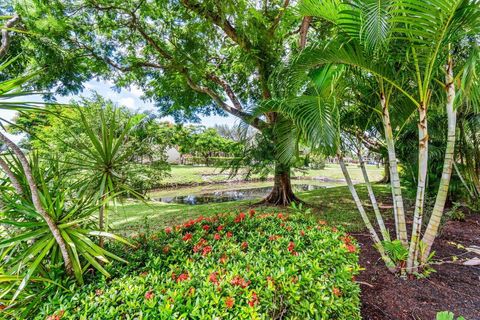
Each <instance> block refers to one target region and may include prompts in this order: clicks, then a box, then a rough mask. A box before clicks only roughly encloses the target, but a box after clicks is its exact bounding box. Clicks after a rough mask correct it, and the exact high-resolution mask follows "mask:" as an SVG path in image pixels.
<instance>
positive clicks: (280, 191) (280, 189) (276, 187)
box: [262, 164, 302, 206]
mask: <svg viewBox="0 0 480 320" xmlns="http://www.w3.org/2000/svg"><path fill="white" fill-rule="evenodd" d="M292 202H295V203H300V202H302V201H301V200H300V199H299V198H297V197H296V196H295V194H294V193H293V189H292V184H291V179H290V167H289V166H286V165H282V164H276V165H275V177H274V183H273V188H272V191H271V192H270V194H269V195H268V196H267V197H266V198H265V199H263V201H262V203H264V204H272V205H276V206H288V205H289V204H290V203H292Z"/></svg>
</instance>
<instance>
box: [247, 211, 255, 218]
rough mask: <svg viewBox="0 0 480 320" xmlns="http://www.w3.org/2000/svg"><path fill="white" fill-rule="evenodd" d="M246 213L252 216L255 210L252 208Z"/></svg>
mask: <svg viewBox="0 0 480 320" xmlns="http://www.w3.org/2000/svg"><path fill="white" fill-rule="evenodd" d="M248 215H249V216H250V218H251V217H253V216H254V215H255V210H253V209H250V211H248Z"/></svg>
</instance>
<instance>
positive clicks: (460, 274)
mask: <svg viewBox="0 0 480 320" xmlns="http://www.w3.org/2000/svg"><path fill="white" fill-rule="evenodd" d="M353 236H354V237H355V238H356V239H357V241H358V242H359V244H360V247H361V254H360V264H361V266H362V267H363V268H365V270H363V271H362V272H361V273H360V275H359V276H358V277H357V280H358V281H359V282H360V286H361V289H362V293H361V299H362V317H363V319H368V320H385V319H392V320H407V319H408V320H412V319H421V320H431V319H435V315H436V313H437V312H439V311H452V312H454V313H455V315H456V316H463V317H464V318H465V319H469V320H480V266H464V265H462V264H461V263H460V262H456V263H452V262H451V261H452V257H454V256H456V257H458V258H459V260H462V259H465V258H468V257H473V255H472V254H470V253H466V250H465V249H462V248H458V246H457V245H455V244H461V245H463V246H465V247H468V246H470V245H476V246H480V215H479V214H472V215H469V216H467V218H466V219H465V221H449V222H447V223H446V224H445V225H444V226H443V228H442V229H441V234H440V236H439V237H438V238H437V239H436V241H435V244H434V248H433V250H435V252H436V253H435V257H434V261H449V262H448V263H442V264H438V265H434V266H433V268H434V269H435V271H436V272H434V273H432V274H430V276H428V277H427V278H423V279H417V278H412V279H407V280H403V279H401V278H400V277H398V276H396V275H393V274H391V273H389V272H388V271H387V269H386V268H385V266H384V265H383V262H382V261H381V260H380V256H379V255H378V253H377V252H376V250H375V249H374V248H373V247H372V241H371V240H370V238H369V236H368V234H353ZM452 242H453V243H455V244H452Z"/></svg>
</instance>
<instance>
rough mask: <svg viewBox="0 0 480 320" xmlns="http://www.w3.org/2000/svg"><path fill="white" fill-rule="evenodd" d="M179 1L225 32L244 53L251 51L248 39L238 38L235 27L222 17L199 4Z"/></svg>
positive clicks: (184, 0) (187, 0) (186, 0)
mask: <svg viewBox="0 0 480 320" xmlns="http://www.w3.org/2000/svg"><path fill="white" fill-rule="evenodd" d="M181 1H182V3H183V5H184V6H185V7H186V8H187V9H190V10H192V11H193V12H196V13H197V14H199V15H201V16H203V17H204V18H205V19H207V20H210V21H211V22H213V24H215V25H216V26H218V27H219V28H221V29H222V30H223V31H224V32H225V34H226V35H227V36H228V37H229V38H230V39H232V41H233V42H235V43H236V44H238V45H239V46H240V47H241V48H243V49H245V50H246V51H251V50H252V48H253V46H252V44H251V43H250V41H248V39H246V38H245V37H242V36H240V35H239V34H238V31H237V30H236V29H235V27H234V26H232V24H231V23H230V22H229V21H228V20H227V19H226V18H224V17H222V16H221V15H220V14H219V13H215V12H212V11H209V10H206V9H205V8H204V7H202V5H201V4H199V3H194V2H193V1H190V0H181Z"/></svg>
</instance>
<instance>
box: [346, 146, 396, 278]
mask: <svg viewBox="0 0 480 320" xmlns="http://www.w3.org/2000/svg"><path fill="white" fill-rule="evenodd" d="M337 158H338V163H339V164H340V168H341V169H342V173H343V176H344V177H345V181H346V182H347V185H348V189H349V190H350V193H351V194H352V197H353V200H354V201H355V205H356V206H357V209H358V212H360V216H361V217H362V220H363V222H364V223H365V226H366V227H367V229H368V232H369V233H370V237H371V238H372V240H373V243H374V244H375V247H376V248H377V250H378V252H379V253H380V256H381V257H382V259H383V261H384V262H385V265H386V266H387V268H388V270H389V271H390V272H395V265H394V263H393V262H392V260H391V259H390V258H389V257H388V255H387V254H386V253H385V249H384V247H383V245H382V243H381V241H380V238H379V237H378V234H377V232H376V231H375V229H374V228H373V226H372V224H371V222H370V219H369V218H368V216H367V213H366V212H365V209H364V208H363V205H362V202H361V201H360V198H359V196H358V194H357V190H355V186H354V185H353V182H352V179H351V178H350V174H349V173H348V170H347V167H346V166H345V162H344V161H343V156H342V154H341V153H340V151H339V152H338V153H337Z"/></svg>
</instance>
